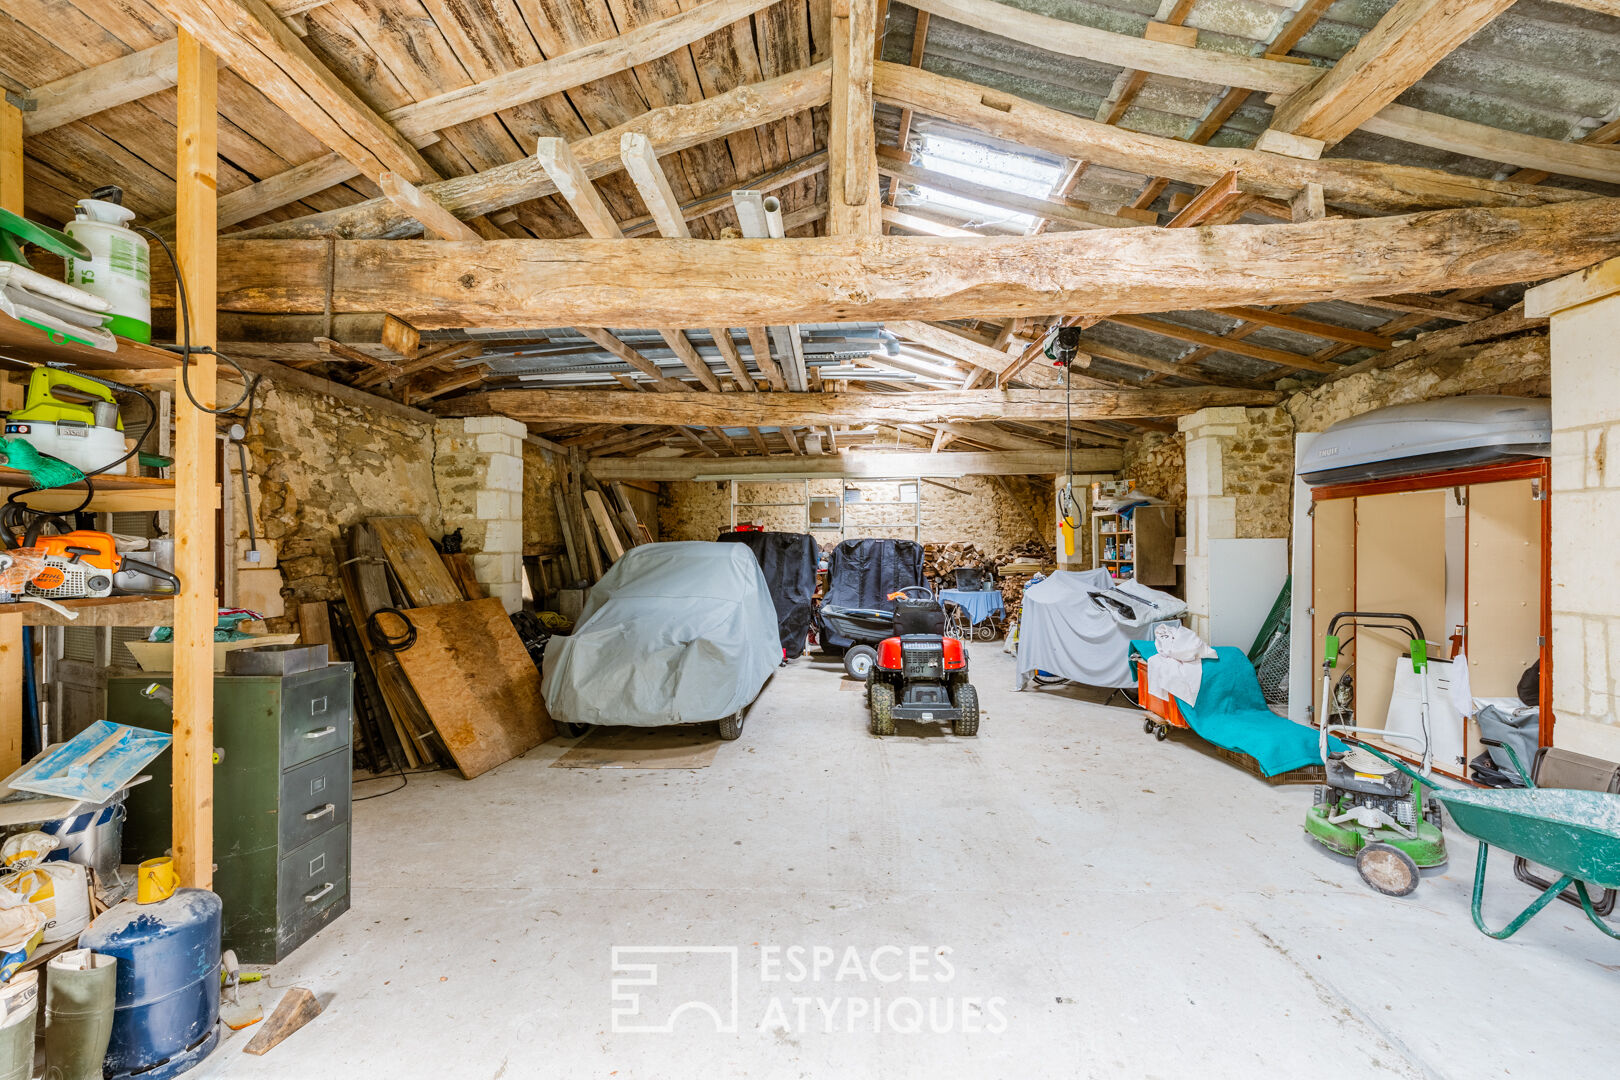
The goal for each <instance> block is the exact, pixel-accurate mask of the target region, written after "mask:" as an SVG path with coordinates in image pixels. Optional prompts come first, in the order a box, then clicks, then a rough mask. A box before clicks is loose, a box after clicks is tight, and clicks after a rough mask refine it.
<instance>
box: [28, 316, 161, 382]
mask: <svg viewBox="0 0 1620 1080" xmlns="http://www.w3.org/2000/svg"><path fill="white" fill-rule="evenodd" d="M0 356H10V357H14V358H15V359H18V360H28V361H31V362H33V363H36V364H69V365H72V366H73V367H78V368H86V369H88V370H92V371H94V370H112V371H116V370H119V369H122V368H178V367H179V366H180V357H179V356H177V355H176V354H174V353H172V352H169V351H168V350H167V349H160V348H158V347H156V346H155V345H142V344H140V343H139V342H135V341H130V340H128V339H127V338H119V339H118V351H117V352H103V351H102V350H101V349H92V348H90V347H89V346H88V345H78V344H75V343H73V342H57V341H53V340H51V336H50V335H49V334H47V333H46V332H45V331H43V330H41V329H39V328H37V327H33V326H29V325H28V324H27V323H25V322H18V321H17V320H16V319H13V318H12V317H11V316H9V315H0ZM8 366H9V365H8Z"/></svg>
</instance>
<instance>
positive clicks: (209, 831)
mask: <svg viewBox="0 0 1620 1080" xmlns="http://www.w3.org/2000/svg"><path fill="white" fill-rule="evenodd" d="M218 78H219V76H218V71H217V66H216V62H215V60H214V54H213V53H212V52H210V51H209V50H208V49H206V48H204V47H203V46H202V44H201V43H200V42H198V41H197V39H196V38H194V37H192V36H191V34H189V33H188V32H186V31H185V30H182V31H181V32H180V83H179V114H178V118H179V139H180V145H179V158H178V161H177V165H176V171H175V178H176V195H177V205H176V212H175V241H176V242H175V248H176V250H177V255H178V258H179V261H180V272H181V274H182V275H183V276H184V278H185V282H186V288H187V290H189V293H190V295H191V297H192V301H193V302H192V304H191V342H192V344H193V345H206V346H212V345H213V344H214V343H215V340H216V338H217V329H216V326H215V317H216V314H217V313H216V310H215V306H214V297H215V295H217V293H218V288H217V286H216V284H215V271H216V266H215V250H216V247H215V245H216V237H217V235H218V232H219V226H218V223H217V214H216V211H217V206H216V202H215V200H216V195H215V189H216V183H215V182H216V179H217V173H218V167H219V156H218V150H217V145H218V144H217V141H216V140H217V135H218V104H217V102H218ZM190 383H191V393H192V394H193V395H195V396H196V399H197V401H198V402H199V403H201V404H202V405H205V406H207V407H209V408H213V407H214V405H215V401H214V356H213V354H212V353H197V354H195V355H194V356H193V357H192V358H191V372H190ZM174 409H175V425H174V426H175V443H174V456H175V469H174V475H175V485H174V486H175V500H174V535H175V545H174V548H175V551H174V559H175V572H176V573H177V574H178V575H179V577H180V580H181V582H182V583H183V587H182V589H181V592H180V595H179V596H178V597H176V598H175V602H174V746H173V754H174V791H173V811H174V812H173V819H174V861H175V867H176V869H177V870H178V871H179V874H180V881H181V884H183V885H190V886H194V887H196V888H201V889H206V888H208V887H209V886H210V885H211V884H212V883H213V878H214V764H213V762H214V624H215V623H216V622H217V621H218V617H219V602H218V599H217V598H216V596H215V592H214V574H215V566H214V418H213V416H212V415H210V414H209V413H207V412H204V411H203V410H201V409H199V408H197V407H196V406H195V405H193V404H192V403H191V401H190V400H189V399H188V398H187V397H186V395H184V394H181V395H178V396H177V397H176V399H175V404H174Z"/></svg>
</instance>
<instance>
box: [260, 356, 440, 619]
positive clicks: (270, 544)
mask: <svg viewBox="0 0 1620 1080" xmlns="http://www.w3.org/2000/svg"><path fill="white" fill-rule="evenodd" d="M243 441H244V445H245V446H246V447H247V450H248V473H249V477H250V484H251V488H252V492H253V511H254V517H255V519H256V521H257V523H258V530H259V543H258V551H259V553H260V560H259V561H258V562H256V563H255V562H249V561H247V550H248V538H247V532H248V530H247V517H246V515H245V514H244V513H243V510H242V503H241V500H240V499H239V498H238V499H236V500H234V505H235V522H234V526H235V527H234V529H233V530H232V532H233V534H234V540H235V544H234V547H235V551H236V562H235V571H236V575H237V576H236V602H237V603H239V604H243V605H244V606H249V607H255V608H256V609H257V610H261V611H264V612H265V614H266V615H267V616H270V623H271V628H272V629H274V630H282V629H286V628H288V627H290V626H291V625H293V623H294V622H295V621H296V620H295V618H294V617H293V616H294V615H295V614H296V606H297V604H298V603H301V602H304V601H317V600H335V599H339V598H341V596H342V591H341V586H340V585H339V583H338V577H337V560H336V558H335V557H334V556H333V554H332V541H333V539H334V538H336V537H338V536H339V535H340V534H341V533H342V531H343V530H344V529H345V528H346V527H347V526H349V525H352V524H354V523H355V522H358V521H363V520H365V519H366V518H369V517H379V516H383V515H407V516H411V517H415V518H418V519H420V520H421V522H422V524H423V525H424V526H425V527H426V528H427V529H428V531H429V533H430V534H432V535H435V536H437V535H438V530H439V527H440V522H441V515H440V510H439V493H438V489H437V487H436V486H435V484H434V480H433V453H434V435H433V424H432V423H431V422H426V421H421V420H416V419H412V418H411V417H410V416H408V415H407V414H404V413H403V411H400V412H395V411H390V410H378V409H370V408H365V407H362V406H358V405H354V404H350V403H348V402H346V401H343V400H340V399H338V398H335V397H332V396H330V395H327V394H322V393H319V392H316V391H311V390H307V389H304V388H303V387H299V386H294V385H291V384H288V383H283V382H278V381H276V380H275V379H273V378H265V379H263V380H262V381H261V382H260V383H259V396H258V399H257V403H256V407H255V408H254V411H253V422H252V424H251V425H250V427H249V430H248V432H247V435H246V437H245V439H244V440H243ZM232 456H233V458H234V455H232ZM230 465H231V469H232V475H231V477H230V482H231V483H232V484H233V485H234V490H235V491H240V490H241V489H240V479H239V473H237V472H236V468H237V463H236V461H235V460H232V461H231V462H230ZM228 547H229V545H228ZM287 613H292V614H287Z"/></svg>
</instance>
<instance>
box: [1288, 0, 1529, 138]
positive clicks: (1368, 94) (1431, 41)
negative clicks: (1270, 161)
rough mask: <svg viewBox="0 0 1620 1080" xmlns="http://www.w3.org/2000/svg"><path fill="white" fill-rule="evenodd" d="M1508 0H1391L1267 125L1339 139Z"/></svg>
mask: <svg viewBox="0 0 1620 1080" xmlns="http://www.w3.org/2000/svg"><path fill="white" fill-rule="evenodd" d="M1512 4H1513V0H1396V3H1395V6H1394V7H1392V8H1390V9H1389V10H1388V11H1387V12H1385V13H1384V16H1383V18H1381V19H1379V20H1378V24H1377V25H1376V26H1374V27H1373V28H1372V29H1371V30H1369V31H1368V32H1367V33H1366V35H1364V36H1363V37H1362V38H1361V40H1360V41H1358V42H1356V44H1355V45H1354V46H1353V47H1351V49H1350V51H1349V52H1347V53H1345V54H1344V56H1343V57H1341V58H1340V60H1339V62H1338V63H1337V64H1335V65H1333V67H1332V68H1330V69H1329V70H1328V71H1327V72H1326V73H1324V74H1323V75H1322V76H1321V77H1320V78H1318V79H1316V80H1315V81H1314V82H1312V83H1311V84H1310V85H1309V86H1305V87H1302V88H1300V89H1299V90H1296V91H1294V92H1293V93H1292V94H1291V95H1289V97H1288V99H1287V100H1285V101H1284V102H1283V103H1282V104H1281V105H1279V106H1277V110H1276V112H1274V113H1273V114H1272V118H1271V126H1272V127H1273V128H1275V129H1277V130H1279V131H1286V132H1289V133H1291V134H1294V135H1303V136H1306V137H1308V138H1312V139H1320V140H1322V141H1323V142H1325V143H1328V144H1329V145H1331V144H1333V143H1336V142H1338V141H1339V140H1340V139H1343V138H1344V137H1345V136H1346V135H1348V134H1350V133H1351V132H1352V131H1354V130H1356V128H1358V127H1360V126H1361V125H1362V124H1363V123H1364V122H1365V121H1367V120H1369V119H1371V118H1372V117H1373V116H1375V115H1377V113H1378V112H1379V110H1381V109H1382V108H1384V106H1386V105H1389V104H1391V103H1392V102H1393V101H1394V100H1395V99H1396V98H1397V97H1399V96H1400V95H1401V94H1403V93H1404V92H1405V91H1406V90H1407V88H1408V87H1410V86H1411V85H1412V84H1413V83H1415V82H1417V81H1418V80H1419V79H1421V78H1423V76H1424V75H1426V74H1428V71H1429V69H1430V68H1432V67H1434V65H1435V64H1437V63H1439V62H1440V61H1441V60H1442V59H1444V58H1445V56H1446V55H1447V54H1448V53H1450V52H1451V51H1452V50H1453V49H1455V48H1456V47H1457V46H1459V45H1461V44H1462V43H1463V42H1465V41H1467V40H1468V39H1469V38H1470V37H1472V36H1473V35H1474V34H1475V33H1476V32H1477V31H1479V29H1480V28H1481V27H1483V26H1484V25H1485V24H1486V23H1488V22H1490V21H1491V20H1492V19H1494V18H1496V16H1497V15H1499V14H1501V13H1502V12H1503V11H1505V10H1507V8H1509V7H1510V6H1512ZM1414 111H1416V110H1414Z"/></svg>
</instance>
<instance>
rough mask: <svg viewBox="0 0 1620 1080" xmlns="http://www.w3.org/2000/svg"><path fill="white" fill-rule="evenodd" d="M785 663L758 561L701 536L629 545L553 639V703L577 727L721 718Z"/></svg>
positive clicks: (549, 676) (549, 679) (547, 683)
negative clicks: (568, 630) (570, 625)
mask: <svg viewBox="0 0 1620 1080" xmlns="http://www.w3.org/2000/svg"><path fill="white" fill-rule="evenodd" d="M781 661H782V646H781V644H780V643H779V642H778V640H777V630H776V608H775V605H773V604H772V603H771V594H770V590H769V589H768V588H767V587H766V585H765V575H764V573H763V572H762V571H761V570H760V568H759V561H758V560H757V559H755V558H754V556H753V554H752V553H750V552H749V551H748V550H747V549H746V548H743V547H740V546H738V545H737V544H715V543H709V542H707V541H702V540H691V541H683V542H679V543H668V544H643V545H642V546H640V547H634V548H631V549H630V550H629V551H627V552H625V553H624V557H623V558H621V559H620V560H619V561H618V562H616V563H614V564H613V568H612V569H611V570H609V571H608V572H607V573H606V574H605V575H603V577H602V580H601V581H598V582H597V583H596V584H595V585H594V586H593V587H592V588H591V592H590V595H589V596H588V597H587V598H586V600H585V608H584V610H583V611H581V612H580V616H579V622H578V623H577V624H576V625H575V628H574V632H573V633H572V634H570V635H568V636H562V635H558V636H557V637H554V638H552V639H551V641H550V643H549V644H548V645H547V646H546V658H545V676H544V678H543V679H542V680H541V685H540V689H541V692H542V693H543V694H544V695H545V699H546V708H547V709H548V710H549V711H550V712H551V715H552V716H553V717H554V718H555V719H558V720H562V721H565V722H566V723H571V724H625V725H628V726H631V727H663V726H665V725H668V724H685V723H699V722H705V721H712V720H719V719H722V718H724V717H727V716H730V715H732V714H733V713H736V712H738V711H739V710H741V709H742V708H743V707H744V706H746V705H747V704H748V703H749V702H751V701H753V700H754V698H755V697H757V696H758V695H759V692H760V690H761V689H762V688H763V687H764V685H765V681H766V680H767V679H769V678H770V677H771V675H772V674H773V673H774V672H775V671H776V668H777V666H778V665H779V664H780V663H781Z"/></svg>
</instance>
